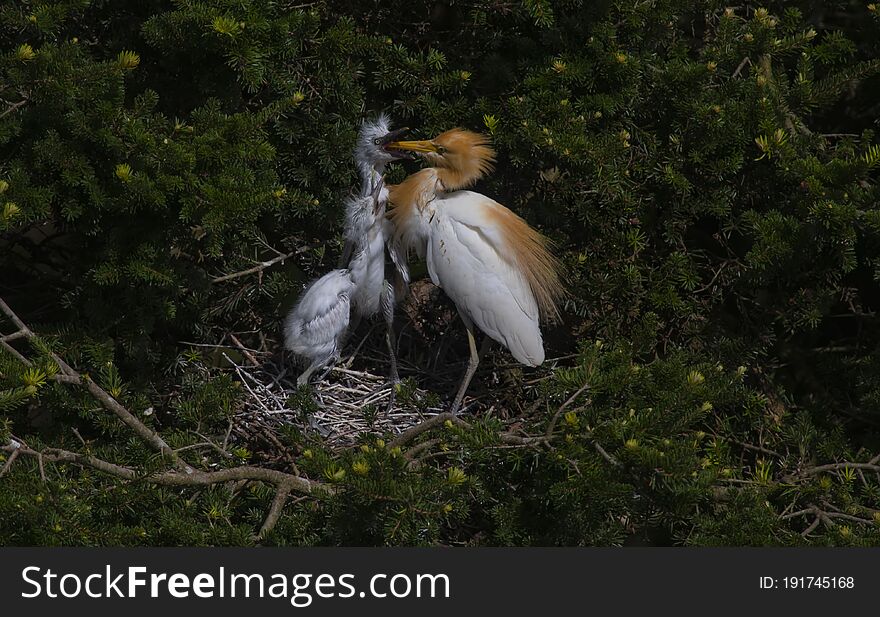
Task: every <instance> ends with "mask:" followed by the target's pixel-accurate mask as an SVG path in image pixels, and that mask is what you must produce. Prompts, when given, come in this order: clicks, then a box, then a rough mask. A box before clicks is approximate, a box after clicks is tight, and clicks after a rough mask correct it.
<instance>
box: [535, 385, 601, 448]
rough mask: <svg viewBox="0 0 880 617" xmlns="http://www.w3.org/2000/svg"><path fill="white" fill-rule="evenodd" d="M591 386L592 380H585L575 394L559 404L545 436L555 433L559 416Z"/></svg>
mask: <svg viewBox="0 0 880 617" xmlns="http://www.w3.org/2000/svg"><path fill="white" fill-rule="evenodd" d="M589 387H590V382H585V383H584V385H582V386H581V387H580V388H578V389H577V391H576V392H575V393H574V394H572V395H571V396H570V397H568V399H567V400H566V401H565V402H564V403H562V405H560V406H559V409H557V410H556V413H555V414H553V417H552V418H551V419H550V424H548V425H547V432H546V433H545V437H546V438H547V439H550V437H551V436H552V435H553V431H555V430H556V423H557V422H558V421H559V416H561V415H562V412H563V411H565V410H566V408H567V407H568V406H569V405H571V404H572V403H573V402H575V400H577V397H579V396H580V395H581V394H583V392H584V390H586V389H587V388H589Z"/></svg>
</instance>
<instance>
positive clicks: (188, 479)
mask: <svg viewBox="0 0 880 617" xmlns="http://www.w3.org/2000/svg"><path fill="white" fill-rule="evenodd" d="M0 450H2V451H4V452H20V453H21V454H24V455H27V456H33V457H37V458H39V457H42V458H43V459H44V460H46V461H49V462H51V463H75V464H77V465H83V466H85V467H91V468H92V469H97V470H98V471H102V472H104V473H106V474H109V475H111V476H115V477H117V478H121V479H122V480H128V481H134V480H142V481H144V482H149V483H151V484H161V485H163V486H208V485H211V484H219V483H222V482H229V481H235V480H254V481H260V482H266V483H269V484H275V485H276V486H279V487H281V486H286V487H287V490H288V492H289V491H291V490H296V491H299V492H301V493H306V494H310V495H311V494H315V493H320V492H323V493H325V494H332V493H333V492H334V489H333V488H332V487H329V486H327V485H325V484H323V483H321V482H314V481H312V480H308V479H306V478H302V477H300V476H294V475H292V474H289V473H285V472H283V471H277V470H275V469H265V468H263V467H252V466H242V467H230V468H228V469H219V470H217V471H198V470H193V471H191V472H186V471H181V470H168V471H160V472H156V473H153V474H149V475H146V476H141V475H139V473H138V471H137V470H135V469H132V468H131V467H126V466H124V465H117V464H116V463H111V462H109V461H105V460H103V459H99V458H97V457H94V456H91V455H89V454H82V453H79V452H71V451H70V450H62V449H59V448H46V449H45V450H42V451H37V450H34V449H32V448H29V447H27V446H24V445H14V444H11V443H10V444H7V445H4V446H0Z"/></svg>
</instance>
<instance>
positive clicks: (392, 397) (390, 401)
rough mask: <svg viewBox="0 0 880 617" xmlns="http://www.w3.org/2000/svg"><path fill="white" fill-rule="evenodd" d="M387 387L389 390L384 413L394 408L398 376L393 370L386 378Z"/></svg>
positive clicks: (398, 385) (398, 386)
mask: <svg viewBox="0 0 880 617" xmlns="http://www.w3.org/2000/svg"><path fill="white" fill-rule="evenodd" d="M388 387H389V388H391V392H390V393H389V394H388V404H387V405H386V406H385V413H391V411H392V410H393V409H394V403H395V402H397V390H398V389H399V388H400V376H399V375H397V372H396V371H395V372H394V374H393V375H391V377H390V378H389V380H388Z"/></svg>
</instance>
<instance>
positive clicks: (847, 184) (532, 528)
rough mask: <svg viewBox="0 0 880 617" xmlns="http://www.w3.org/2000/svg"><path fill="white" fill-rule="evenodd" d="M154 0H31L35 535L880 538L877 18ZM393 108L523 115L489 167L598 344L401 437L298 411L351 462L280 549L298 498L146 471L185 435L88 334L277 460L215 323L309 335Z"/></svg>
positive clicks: (22, 376)
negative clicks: (290, 316) (471, 411)
mask: <svg viewBox="0 0 880 617" xmlns="http://www.w3.org/2000/svg"><path fill="white" fill-rule="evenodd" d="M123 4H124V5H125V6H121V5H120V4H119V3H111V2H104V1H103V0H40V1H36V0H15V1H12V2H5V3H3V5H2V6H0V153H2V156H0V298H2V299H3V300H4V301H5V302H6V303H7V304H8V305H9V306H10V307H11V308H12V310H14V311H15V312H16V313H17V314H18V316H20V317H21V318H22V319H23V320H24V321H25V323H26V324H27V325H28V326H29V327H30V328H31V329H33V331H34V332H35V333H36V335H38V337H34V338H27V337H17V338H14V339H13V338H8V340H7V339H2V340H3V343H4V345H5V347H4V346H0V444H2V445H4V446H5V449H4V450H3V451H2V452H0V469H3V471H2V473H0V540H2V541H3V543H4V544H38V545H180V544H191V545H248V544H254V543H258V542H259V543H268V544H278V545H314V544H349V545H350V544H355V545H363V544H368V545H373V544H394V545H396V544H407V545H412V544H419V545H436V544H453V545H620V544H633V543H649V544H684V545H688V544H690V545H707V544H709V545H843V546H863V545H876V544H878V543H880V475H878V473H877V472H878V470H880V468H878V465H880V462H878V461H880V459H878V455H880V433H878V430H877V427H878V426H880V411H878V409H880V353H878V349H880V347H878V344H880V329H878V326H877V321H876V319H875V313H876V311H877V310H878V309H880V285H878V284H880V209H878V206H877V204H878V200H880V191H878V188H877V179H878V172H880V141H878V139H877V136H876V134H875V125H876V118H877V117H878V114H880V103H878V101H880V77H878V73H880V45H878V42H877V41H878V40H880V36H878V35H880V8H878V6H875V5H874V4H868V5H867V6H866V5H865V4H864V3H859V2H843V3H834V8H829V7H828V6H827V4H828V3H822V2H811V1H807V0H803V1H799V2H784V3H783V2H769V3H766V4H755V3H751V2H747V3H745V4H743V3H739V4H737V5H736V6H733V7H730V8H729V7H727V6H725V5H724V4H723V3H719V2H715V1H705V2H689V1H686V0H657V1H655V2H640V3H632V2H629V3H628V2H608V1H606V2H584V1H582V0H560V1H546V0H540V1H539V0H524V1H523V2H509V3H502V4H498V3H495V2H488V1H483V0H476V1H474V2H470V3H467V4H461V3H451V2H450V3H447V2H435V1H430V2H428V1H421V0H408V1H406V2H402V1H399V0H391V1H389V2H378V0H377V1H376V2H368V3H366V4H364V3H363V2H351V1H346V0H339V1H330V0H321V1H318V2H314V3H307V4H303V3H300V2H286V1H280V2H267V1H263V0H236V1H234V2H233V1H231V0H202V1H193V0H147V1H144V2H138V3H123ZM379 110H385V111H388V112H389V113H390V114H391V115H392V116H393V118H394V119H395V121H396V122H397V123H398V124H406V125H408V126H411V127H413V128H414V132H415V134H417V135H420V136H425V137H427V136H430V135H433V134H435V133H436V132H439V131H441V130H445V129H448V128H451V127H453V126H465V127H467V128H471V129H476V130H482V131H484V132H486V133H488V134H489V135H490V136H491V138H492V142H493V144H494V146H495V148H496V149H497V151H498V163H497V169H496V172H495V173H494V174H493V175H492V176H491V177H489V178H488V179H487V180H486V181H485V182H484V183H482V184H481V185H480V186H479V187H478V190H480V191H482V192H484V193H486V194H488V195H490V196H492V197H494V198H496V199H498V200H499V201H500V202H502V203H504V204H505V205H507V206H508V207H510V208H511V209H513V210H514V211H516V212H517V213H519V214H520V215H522V216H524V217H525V218H526V219H528V220H529V222H530V223H532V224H533V225H535V226H536V227H539V228H540V229H541V230H542V231H543V232H544V233H546V234H547V235H549V236H550V237H551V238H552V239H553V240H554V242H555V244H556V246H557V247H558V251H559V254H560V256H561V258H562V260H563V262H564V265H565V278H566V287H567V289H568V291H569V293H568V295H567V297H566V299H565V303H564V307H563V308H564V310H563V313H564V318H563V323H562V324H560V325H557V326H555V327H550V328H548V329H547V332H546V340H547V347H548V357H558V356H563V357H564V358H565V359H564V360H562V361H560V362H559V364H558V365H557V366H556V368H554V369H552V370H551V369H541V370H539V371H538V372H532V371H523V370H521V369H520V368H514V369H510V368H506V367H499V368H498V369H497V371H498V372H499V373H501V374H502V378H503V379H504V380H505V381H504V383H505V387H507V388H510V389H512V390H514V391H516V390H517V388H518V385H519V384H521V383H522V381H523V380H524V379H526V378H529V377H535V376H537V377H541V381H540V384H541V385H540V387H539V388H538V389H537V390H536V391H535V390H530V391H529V392H530V394H528V395H526V394H523V395H522V397H521V400H517V401H516V402H517V405H516V406H514V405H511V408H510V409H507V410H499V412H498V413H496V414H493V415H491V416H481V415H477V416H475V417H471V416H463V417H462V419H461V421H456V422H453V421H451V420H450V421H448V422H446V423H441V424H439V425H438V426H436V427H433V428H432V429H431V430H429V431H426V432H424V433H423V434H421V435H419V436H417V437H415V438H414V439H413V440H411V441H407V442H405V443H400V444H398V442H397V441H395V437H394V436H392V435H382V434H370V435H363V436H362V438H361V442H360V444H359V446H358V447H355V448H351V449H344V450H340V449H336V448H331V447H329V446H328V445H327V444H325V443H322V442H321V441H320V439H316V437H315V436H314V435H312V434H305V433H302V432H300V431H299V430H297V429H295V428H293V427H290V428H289V430H286V431H285V432H283V433H282V434H279V435H278V436H277V439H278V440H280V442H281V444H282V445H283V447H284V448H285V449H286V451H287V452H288V453H289V458H290V461H288V462H287V463H286V464H287V465H288V467H289V466H290V465H291V464H292V465H294V466H295V468H296V469H297V470H298V473H299V474H300V475H302V476H303V477H306V478H308V479H310V480H312V481H315V482H317V483H320V485H321V486H322V487H324V488H323V489H322V490H321V491H319V492H316V493H314V494H311V495H304V494H298V493H292V494H291V497H290V499H289V500H288V502H287V506H286V507H285V509H284V510H283V512H282V514H281V517H280V519H279V520H278V521H277V525H275V526H274V528H273V529H271V531H268V532H267V533H266V534H264V536H263V537H261V538H259V539H258V538H257V537H256V535H255V534H256V532H257V530H259V529H260V527H261V525H262V524H263V523H264V521H265V519H266V513H267V511H268V510H269V508H270V506H271V504H272V502H273V499H274V498H275V495H276V490H275V489H276V487H274V486H272V485H271V484H269V483H265V482H258V481H251V482H244V481H230V482H222V483H217V484H212V485H207V486H199V487H191V486H169V485H157V484H155V483H153V482H150V481H149V479H148V478H147V476H149V475H150V474H154V473H158V472H161V471H163V470H167V469H168V468H169V460H168V459H167V458H163V456H162V455H160V454H159V453H157V452H156V450H155V449H154V448H151V447H150V446H149V445H148V444H147V443H146V442H145V441H144V440H143V439H141V438H139V437H137V436H136V435H135V433H133V432H132V430H131V429H130V427H129V426H126V425H125V424H123V423H122V422H120V420H119V418H118V417H117V416H115V415H113V414H111V413H108V411H107V409H106V408H105V407H103V406H102V405H101V403H100V402H99V401H98V400H96V398H95V397H94V396H93V395H92V394H90V393H89V391H88V390H87V389H86V388H84V387H81V386H76V385H75V384H71V383H62V382H63V379H59V377H63V376H64V375H65V374H66V373H65V372H64V368H63V367H62V366H61V365H60V363H59V358H61V359H63V361H64V362H66V363H67V364H68V365H70V366H71V367H74V368H75V369H76V370H77V371H79V373H80V374H81V375H82V376H83V383H85V384H88V383H89V382H90V381H91V382H93V383H95V384H97V385H98V386H99V388H100V389H102V390H103V391H104V392H106V393H108V394H109V395H110V396H111V397H113V399H115V400H118V401H119V402H120V403H121V404H122V405H124V406H125V408H126V409H127V410H130V412H131V413H132V415H133V416H134V417H136V418H137V420H138V421H139V422H141V423H143V425H144V426H145V427H147V428H148V429H149V430H154V431H157V432H159V433H160V434H161V435H162V437H163V438H164V439H165V440H166V441H167V443H168V445H169V446H170V447H171V448H173V449H178V450H179V453H180V456H181V457H182V458H184V459H185V460H186V462H187V463H188V464H189V465H191V466H193V467H194V468H197V469H199V470H202V471H216V470H222V469H234V468H236V467H242V466H264V467H270V468H271V467H273V466H274V467H278V464H277V461H276V462H272V461H265V460H262V459H260V457H259V456H258V453H256V452H253V451H251V449H249V448H248V447H247V446H246V445H243V444H240V443H235V442H234V440H233V442H232V445H230V447H228V448H223V447H210V444H214V445H215V446H216V445H217V444H225V443H226V441H225V439H226V438H227V437H228V435H229V432H228V431H229V423H230V420H231V418H232V416H233V415H234V414H235V413H236V411H237V410H238V409H239V407H240V405H241V401H242V399H243V397H244V395H245V393H244V391H243V390H244V388H243V384H242V383H241V382H240V380H239V379H238V377H236V375H235V374H234V373H230V372H228V371H224V370H223V369H224V368H225V367H226V366H227V365H226V364H225V361H224V359H223V358H222V357H221V356H220V354H217V353H215V352H213V351H212V350H210V349H208V348H198V347H194V346H191V345H190V344H189V342H192V341H217V340H220V339H221V338H222V337H223V336H224V335H225V334H226V333H228V332H232V331H234V332H248V333H249V336H250V337H251V338H250V339H248V340H246V341H245V342H246V343H248V344H251V343H252V344H253V345H254V346H258V345H260V344H261V342H262V339H261V336H263V337H265V338H266V339H267V340H268V341H269V344H270V345H274V346H276V347H278V346H280V343H279V342H278V341H279V340H280V337H279V335H278V330H279V319H280V316H281V315H282V314H283V312H284V310H285V309H286V308H287V307H289V306H290V304H291V302H292V301H293V300H294V299H295V297H296V295H297V294H298V293H299V290H300V289H301V287H302V283H303V282H304V281H305V280H307V279H309V278H311V277H312V276H313V275H316V274H319V273H323V272H325V271H326V270H328V269H330V268H332V267H335V264H336V260H337V258H338V256H339V254H340V252H341V248H342V240H341V234H340V228H341V218H342V217H341V212H340V204H341V200H342V199H343V198H344V196H345V195H346V194H347V193H348V191H349V190H350V189H351V187H352V186H354V184H355V183H356V181H357V178H356V174H355V170H354V167H353V165H352V164H351V161H350V152H351V148H352V144H353V140H354V136H355V132H356V129H357V126H358V122H359V121H360V119H361V118H362V117H363V116H364V114H366V113H368V112H375V111H379ZM416 168H417V167H416V166H415V165H413V164H407V165H406V166H398V167H396V168H395V169H394V170H393V171H391V172H390V175H389V180H390V181H398V180H400V179H402V178H403V177H404V176H405V174H406V173H408V172H411V171H414V170H415V169H416ZM281 255H289V257H288V258H287V259H285V260H284V261H280V260H279V261H278V262H277V263H275V264H273V265H272V266H271V267H266V268H264V269H261V270H260V271H259V272H256V273H254V274H251V275H243V276H236V277H232V278H226V279H224V277H226V276H228V275H230V274H234V273H241V272H242V271H245V270H247V269H249V268H252V267H253V266H255V265H256V264H260V263H262V262H265V261H268V260H272V259H275V258H276V257H280V256H281ZM414 271H415V272H418V269H417V268H416V269H415V270H414ZM217 279H221V280H217ZM17 330H18V327H17V326H16V325H15V324H13V322H12V321H11V320H9V319H6V318H5V317H3V316H2V315H0V337H4V336H8V335H10V334H12V333H14V332H16V331H17ZM228 353H230V354H232V353H233V352H231V351H230V352H228ZM496 357H507V356H496ZM23 359H24V360H27V362H24V361H23ZM376 370H377V371H380V372H381V371H383V370H384V367H376ZM406 387H407V386H406V384H404V387H403V389H402V390H403V391H402V392H401V394H400V395H401V396H404V397H405V396H406V392H405V390H406ZM295 399H296V400H297V404H298V405H299V406H300V407H301V408H302V410H303V413H304V414H305V413H307V412H308V410H309V406H310V405H311V404H312V403H311V400H310V397H309V395H308V392H305V393H303V392H300V393H297V394H296V395H295ZM523 409H528V410H529V411H528V413H527V414H524V420H523V421H522V423H521V424H520V425H519V426H517V427H516V429H515V430H514V431H513V432H512V431H511V429H510V427H509V426H508V425H507V424H506V423H505V422H502V421H501V420H500V419H499V418H505V417H512V416H516V415H517V414H522V413H523ZM517 431H518V432H517ZM13 439H15V440H21V441H14V442H13V441H10V440H13ZM21 442H23V443H24V444H26V447H27V448H30V449H31V450H34V451H40V452H44V453H46V455H47V456H48V455H49V454H51V453H53V452H55V453H57V451H58V449H61V450H65V451H71V452H76V453H78V454H79V456H81V457H83V456H84V457H94V458H96V459H101V460H104V461H110V462H112V463H114V464H117V465H121V466H125V467H126V468H130V469H133V470H135V471H136V474H135V475H136V477H134V478H132V479H121V478H118V477H113V476H112V475H111V474H108V473H106V472H105V471H102V470H101V469H98V468H95V466H94V465H90V464H88V461H86V460H85V459H82V458H80V459H77V460H72V461H71V460H68V461H66V462H54V461H49V460H43V459H42V458H37V457H35V456H30V455H18V454H15V453H14V447H13V446H11V445H8V444H13V443H15V444H18V443H21ZM206 443H207V444H209V446H208V447H205V444H206ZM426 452H430V456H422V455H423V454H424V453H426ZM817 521H818V522H817Z"/></svg>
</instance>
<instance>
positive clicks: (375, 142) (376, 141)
mask: <svg viewBox="0 0 880 617" xmlns="http://www.w3.org/2000/svg"><path fill="white" fill-rule="evenodd" d="M373 143H374V144H376V145H377V146H378V145H379V144H381V143H382V140H381V139H379V138H378V137H377V138H376V139H374V140H373Z"/></svg>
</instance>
